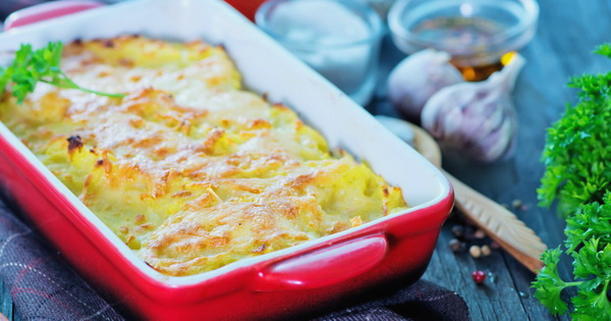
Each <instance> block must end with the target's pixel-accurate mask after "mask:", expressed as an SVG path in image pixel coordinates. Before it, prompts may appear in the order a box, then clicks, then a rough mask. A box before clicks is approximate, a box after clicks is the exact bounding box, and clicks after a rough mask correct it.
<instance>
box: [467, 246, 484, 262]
mask: <svg viewBox="0 0 611 321" xmlns="http://www.w3.org/2000/svg"><path fill="white" fill-rule="evenodd" d="M469 254H471V256H472V257H474V258H476V259H477V258H478V257H480V256H482V249H481V248H480V247H479V246H477V245H471V247H470V248H469Z"/></svg>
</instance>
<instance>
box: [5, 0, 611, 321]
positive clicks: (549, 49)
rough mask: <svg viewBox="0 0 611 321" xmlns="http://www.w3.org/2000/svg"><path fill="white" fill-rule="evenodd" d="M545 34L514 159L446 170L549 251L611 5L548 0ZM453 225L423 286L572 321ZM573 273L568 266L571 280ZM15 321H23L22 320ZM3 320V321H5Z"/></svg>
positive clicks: (9, 312)
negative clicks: (544, 198) (552, 166)
mask: <svg viewBox="0 0 611 321" xmlns="http://www.w3.org/2000/svg"><path fill="white" fill-rule="evenodd" d="M539 4H540V6H541V14H540V19H539V27H538V31H537V34H536V36H535V38H534V39H533V41H532V42H531V43H530V44H529V45H528V46H527V47H526V48H525V49H524V50H522V54H523V55H524V57H525V58H526V59H527V65H526V67H525V68H524V69H523V71H522V73H521V76H520V78H519V79H518V82H517V84H516V88H515V91H514V102H515V104H516V108H517V111H518V115H519V116H518V117H519V126H520V127H519V129H518V137H517V149H516V152H515V154H514V155H513V157H512V158H510V159H507V160H504V161H501V162H498V163H495V164H492V165H480V164H474V163H471V162H468V161H465V160H461V159H452V158H445V159H444V167H445V168H446V170H448V171H449V172H450V173H452V174H454V175H455V176H456V177H457V178H459V179H461V180H462V181H464V182H465V183H467V184H469V185H470V186H472V187H474V188H475V189H477V190H479V191H480V192H482V193H484V194H485V195H487V196H489V197H490V198H492V199H494V200H496V201H498V202H500V203H504V204H511V203H512V201H513V200H516V199H519V200H521V201H522V202H523V203H524V204H525V205H526V206H527V209H526V210H521V211H516V214H517V215H518V216H519V217H520V218H521V219H522V220H524V221H525V222H526V224H527V225H528V226H530V227H531V228H533V229H534V230H535V231H536V232H537V233H538V234H539V236H541V238H542V239H543V241H544V242H545V243H546V244H547V245H548V246H550V247H555V246H557V245H558V244H559V243H560V242H561V241H562V240H563V234H562V229H563V226H564V225H563V221H562V220H561V219H559V218H557V217H556V216H555V215H554V214H553V213H552V212H551V211H549V210H547V209H542V208H539V207H537V206H536V192H535V190H536V188H537V187H538V185H539V178H540V177H541V175H542V172H543V166H542V164H541V163H540V161H539V158H540V154H541V150H542V148H543V144H544V135H545V128H547V127H548V126H549V125H550V124H551V123H552V122H553V121H555V120H556V119H558V118H559V116H560V115H561V113H562V111H563V110H564V108H565V106H566V104H567V103H572V102H574V101H575V99H576V97H575V91H574V90H572V89H569V88H567V86H566V82H567V80H568V79H569V77H570V76H572V75H579V74H581V73H584V72H602V71H608V70H610V69H611V64H610V63H609V61H608V60H607V61H606V60H605V59H603V58H599V57H596V56H595V55H593V54H591V51H592V49H593V48H594V47H595V46H596V45H597V44H600V43H603V42H605V41H607V42H609V41H611V1H609V0H582V1H575V0H541V1H539ZM402 58H403V55H402V54H401V53H400V52H398V51H397V50H396V49H395V48H394V46H393V45H392V44H391V43H390V42H389V41H386V42H385V44H384V46H383V54H382V61H383V63H382V69H383V70H382V77H381V80H383V79H384V78H385V75H386V74H387V73H388V71H389V70H390V69H391V68H392V66H394V65H395V64H396V63H397V62H398V61H400V60H401V59H402ZM383 83H384V81H381V85H380V88H379V92H378V95H377V97H376V98H375V99H374V101H373V102H372V104H370V106H369V107H368V110H369V111H370V112H372V113H373V114H386V115H394V116H396V115H397V114H396V112H395V111H394V110H393V108H392V106H390V104H389V103H388V102H387V101H386V100H385V98H384V96H385V88H384V85H383ZM452 224H453V223H452V222H449V223H448V224H446V226H445V227H444V230H443V232H442V234H441V237H440V239H439V242H438V244H437V250H436V251H435V254H434V255H433V258H432V260H431V264H430V266H429V268H428V270H427V271H426V273H425V275H424V278H425V279H427V280H430V281H433V282H435V283H437V284H439V285H441V286H444V287H447V288H449V289H452V290H454V291H456V292H458V293H459V294H460V295H461V296H462V297H463V298H464V299H465V301H466V302H467V304H468V306H469V309H470V312H471V317H472V320H473V321H480V320H507V321H522V320H530V321H540V320H569V318H567V317H565V316H563V317H559V318H556V317H553V316H551V315H550V314H549V313H548V312H547V311H546V310H545V308H543V307H542V306H541V305H540V304H539V303H538V302H537V300H536V299H535V298H534V297H533V296H532V290H531V289H530V287H529V286H530V282H531V281H532V280H533V274H532V273H530V272H529V271H528V270H527V269H525V268H523V267H522V266H520V264H519V263H518V262H516V261H515V260H514V259H513V258H512V257H510V256H508V255H507V254H505V253H503V252H501V251H495V252H493V254H492V255H491V256H488V257H485V258H480V259H473V258H471V257H470V256H469V255H468V254H467V253H463V254H454V253H453V252H451V251H450V249H449V247H448V242H449V240H450V239H451V238H452V235H451V232H450V231H449V230H450V228H451V226H452ZM476 269H479V270H485V271H490V272H493V273H494V275H495V281H494V282H489V283H488V284H487V285H486V286H477V285H475V283H474V282H473V281H472V280H471V276H470V274H471V272H472V271H473V270H476ZM569 271H570V270H569V265H568V264H567V262H564V263H563V264H562V265H561V273H562V274H563V276H564V277H565V278H567V275H568V272H569ZM0 298H2V299H1V300H0V313H2V314H4V315H6V316H8V317H9V319H13V318H14V313H13V306H12V303H11V301H10V295H8V293H7V292H6V289H5V288H3V287H2V283H1V281H0ZM14 319H17V318H16V317H15V318H14ZM0 320H1V318H0Z"/></svg>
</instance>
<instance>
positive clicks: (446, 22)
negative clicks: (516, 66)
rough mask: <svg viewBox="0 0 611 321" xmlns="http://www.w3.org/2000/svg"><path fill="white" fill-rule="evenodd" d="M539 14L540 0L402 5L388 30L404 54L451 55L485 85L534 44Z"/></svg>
mask: <svg viewBox="0 0 611 321" xmlns="http://www.w3.org/2000/svg"><path fill="white" fill-rule="evenodd" d="M538 13H539V7H538V5H537V3H536V2H535V1H534V0H494V1H493V0H400V1H397V2H396V3H395V4H394V5H393V7H392V8H391V10H390V12H389V15H388V24H389V27H390V30H391V34H392V38H393V41H394V43H395V44H396V45H397V47H398V48H399V49H400V50H402V51H404V52H405V53H407V54H411V53H414V52H417V51H420V50H423V49H426V48H433V49H436V50H440V51H445V52H447V53H449V54H450V56H451V60H450V62H451V63H452V64H453V65H454V66H455V67H456V68H458V69H459V71H460V72H461V73H462V75H463V77H464V78H465V80H467V81H481V80H485V79H487V78H488V76H490V75H491V74H492V73H494V72H495V71H498V70H500V69H502V68H503V66H504V65H507V64H508V63H509V61H510V60H511V57H512V56H513V55H514V53H513V52H514V51H516V50H519V49H520V48H522V47H523V46H524V45H526V44H527V43H528V42H529V41H530V40H531V39H532V37H533V35H534V33H535V30H536V23H537V17H538Z"/></svg>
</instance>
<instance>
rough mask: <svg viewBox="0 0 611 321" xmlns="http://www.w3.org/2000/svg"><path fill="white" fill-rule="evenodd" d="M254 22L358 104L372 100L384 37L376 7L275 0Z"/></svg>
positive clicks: (330, 0) (338, 0) (334, 0)
mask: <svg viewBox="0 0 611 321" xmlns="http://www.w3.org/2000/svg"><path fill="white" fill-rule="evenodd" d="M255 21H256V23H257V25H258V26H259V27H260V28H261V29H262V30H264V31H265V32H266V33H268V34H269V35H270V36H271V37H273V38H274V39H276V40H277V41H278V42H279V43H280V44H282V45H283V46H284V47H285V48H287V49H288V50H289V51H291V52H292V53H293V54H295V55H296V56H297V57H299V58H300V59H301V60H303V61H304V62H305V63H307V64H308V65H310V66H311V67H312V68H313V69H315V70H316V71H318V72H319V73H321V74H322V75H323V76H324V77H326V78H327V79H328V80H329V81H331V82H332V83H333V84H335V85H336V86H337V87H338V88H339V89H341V90H342V91H344V92H345V93H346V94H347V95H349V96H350V97H351V98H352V99H353V100H354V101H355V102H357V103H358V104H361V105H364V104H366V103H367V102H368V101H369V100H370V99H371V96H372V93H373V91H374V89H375V85H376V81H377V72H378V59H379V50H380V39H381V36H382V22H381V19H380V17H379V16H378V14H377V13H376V11H375V10H373V9H372V8H371V7H369V6H367V5H365V4H362V3H359V2H356V1H350V0H271V1H267V2H266V3H264V4H263V5H262V6H261V7H260V8H259V10H258V11H257V14H256V16H255Z"/></svg>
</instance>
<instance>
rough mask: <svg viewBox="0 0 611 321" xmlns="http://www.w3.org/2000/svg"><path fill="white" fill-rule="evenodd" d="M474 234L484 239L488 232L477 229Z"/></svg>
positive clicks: (477, 237)
mask: <svg viewBox="0 0 611 321" xmlns="http://www.w3.org/2000/svg"><path fill="white" fill-rule="evenodd" d="M473 236H474V237H475V238H476V239H479V240H481V239H483V238H484V237H486V233H484V231H482V230H480V229H478V230H477V231H475V233H474V234H473Z"/></svg>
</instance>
